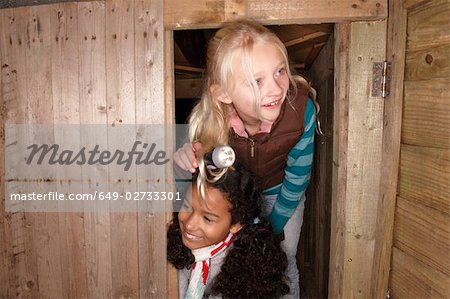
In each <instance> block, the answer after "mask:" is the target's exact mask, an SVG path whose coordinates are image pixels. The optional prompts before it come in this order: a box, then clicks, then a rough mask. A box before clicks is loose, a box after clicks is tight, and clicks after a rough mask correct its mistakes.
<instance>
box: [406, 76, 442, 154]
mask: <svg viewBox="0 0 450 299" xmlns="http://www.w3.org/2000/svg"><path fill="white" fill-rule="evenodd" d="M449 83H450V78H446V79H431V80H421V81H408V82H405V91H404V93H405V99H404V108H403V109H404V112H403V115H404V116H403V124H402V125H403V127H402V143H405V144H411V145H419V146H430V147H437V148H449V146H450V88H449Z"/></svg>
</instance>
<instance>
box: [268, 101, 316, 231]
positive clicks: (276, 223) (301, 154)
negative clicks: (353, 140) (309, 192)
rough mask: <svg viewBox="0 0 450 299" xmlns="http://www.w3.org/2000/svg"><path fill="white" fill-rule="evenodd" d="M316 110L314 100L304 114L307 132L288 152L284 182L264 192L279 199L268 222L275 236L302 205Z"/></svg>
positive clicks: (312, 147)
mask: <svg viewBox="0 0 450 299" xmlns="http://www.w3.org/2000/svg"><path fill="white" fill-rule="evenodd" d="M315 115H316V113H315V107H314V104H313V102H312V100H311V99H309V98H308V103H307V106H306V111H305V125H304V128H305V131H304V132H303V134H302V136H301V138H300V140H299V141H298V142H297V144H296V145H295V146H294V147H293V148H292V149H291V150H290V151H289V154H288V159H287V165H286V168H285V170H284V172H285V176H284V179H283V182H282V183H281V184H278V185H276V186H273V187H271V188H269V189H266V190H265V191H264V195H278V197H277V199H276V201H275V205H274V207H273V210H272V212H271V214H270V215H269V220H270V222H271V224H272V226H273V228H274V230H275V232H276V233H281V232H282V231H283V229H284V226H285V225H286V223H287V221H288V220H289V218H290V217H291V216H292V214H293V213H294V211H295V209H296V208H297V206H298V205H299V203H300V200H301V198H302V197H303V194H304V193H305V190H306V188H307V187H308V184H309V181H310V177H311V166H312V161H313V155H314V132H315V130H316V118H315Z"/></svg>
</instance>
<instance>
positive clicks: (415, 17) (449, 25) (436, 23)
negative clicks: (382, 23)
mask: <svg viewBox="0 0 450 299" xmlns="http://www.w3.org/2000/svg"><path fill="white" fill-rule="evenodd" d="M449 15H450V2H449V1H447V0H440V1H429V2H428V3H426V4H424V5H421V6H418V7H416V8H414V9H411V10H410V11H409V13H408V29H407V32H408V39H407V49H406V50H407V51H412V50H414V51H415V50H420V49H423V48H430V46H440V45H442V44H449V43H450V19H449Z"/></svg>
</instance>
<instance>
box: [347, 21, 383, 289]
mask: <svg viewBox="0 0 450 299" xmlns="http://www.w3.org/2000/svg"><path fill="white" fill-rule="evenodd" d="M368 37H370V38H368ZM374 40H376V41H377V42H376V43H375V42H373V41H374ZM385 40H386V23H385V22H374V23H354V24H352V30H351V43H350V61H349V63H350V66H351V70H350V80H349V90H348V92H349V116H348V117H349V125H348V132H349V135H348V160H347V163H348V172H347V193H346V214H347V218H346V224H345V225H346V230H345V231H346V233H345V238H346V244H345V263H346V265H345V268H346V270H345V271H344V297H346V298H348V297H353V296H355V297H356V296H362V297H369V296H370V287H371V286H370V285H369V286H368V285H367V284H368V282H371V275H372V267H373V252H374V244H375V240H374V239H375V231H376V215H377V205H378V199H379V189H378V188H379V182H380V170H381V168H380V167H381V142H382V134H383V103H384V102H383V100H382V99H381V98H374V97H371V96H370V93H371V89H370V88H371V84H372V74H371V71H370V69H371V67H372V62H373V61H383V60H384V59H385V50H384V49H385V46H384V44H383V42H382V44H381V45H380V41H385ZM363 136H364V137H363Z"/></svg>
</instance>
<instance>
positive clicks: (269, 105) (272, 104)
mask: <svg viewBox="0 0 450 299" xmlns="http://www.w3.org/2000/svg"><path fill="white" fill-rule="evenodd" d="M276 104H278V101H276V102H273V103H270V104H267V105H264V106H267V107H271V106H275V105H276Z"/></svg>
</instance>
